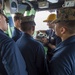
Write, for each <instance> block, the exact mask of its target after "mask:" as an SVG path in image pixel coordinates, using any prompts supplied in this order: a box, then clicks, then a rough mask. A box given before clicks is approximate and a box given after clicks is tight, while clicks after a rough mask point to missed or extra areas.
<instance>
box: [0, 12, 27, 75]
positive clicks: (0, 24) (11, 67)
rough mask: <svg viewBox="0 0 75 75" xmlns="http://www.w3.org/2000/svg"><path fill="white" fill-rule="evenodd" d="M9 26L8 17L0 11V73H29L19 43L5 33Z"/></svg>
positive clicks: (4, 74)
mask: <svg viewBox="0 0 75 75" xmlns="http://www.w3.org/2000/svg"><path fill="white" fill-rule="evenodd" d="M7 28H8V26H7V23H6V17H5V15H4V14H3V13H2V12H1V11H0V75H28V73H27V71H26V64H25V61H24V59H23V57H22V55H21V53H20V51H19V49H18V47H17V45H16V44H15V42H14V41H13V40H12V39H11V38H9V37H8V36H7V35H6V34H5V33H4V31H6V30H7Z"/></svg>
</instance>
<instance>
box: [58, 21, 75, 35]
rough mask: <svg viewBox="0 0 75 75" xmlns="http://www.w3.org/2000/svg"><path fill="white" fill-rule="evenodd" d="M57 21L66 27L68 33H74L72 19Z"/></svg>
mask: <svg viewBox="0 0 75 75" xmlns="http://www.w3.org/2000/svg"><path fill="white" fill-rule="evenodd" d="M58 23H59V25H62V26H64V27H66V28H67V31H68V32H69V33H70V34H73V33H75V21H74V20H68V21H60V22H58Z"/></svg>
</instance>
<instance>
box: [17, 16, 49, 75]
mask: <svg viewBox="0 0 75 75" xmlns="http://www.w3.org/2000/svg"><path fill="white" fill-rule="evenodd" d="M33 19H34V18H33V16H32V15H31V16H25V18H24V21H23V22H22V23H21V29H22V30H23V31H24V34H23V35H22V36H21V37H20V38H19V39H18V40H17V42H16V43H17V45H18V47H19V49H20V51H21V53H22V55H23V57H24V59H25V61H26V65H27V71H28V74H29V75H48V68H47V64H46V61H45V53H44V47H43V45H42V43H40V42H38V41H36V40H35V39H34V38H33V37H32V35H33V33H34V30H35V23H34V21H33Z"/></svg>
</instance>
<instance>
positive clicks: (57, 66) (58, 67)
mask: <svg viewBox="0 0 75 75" xmlns="http://www.w3.org/2000/svg"><path fill="white" fill-rule="evenodd" d="M49 71H50V75H75V36H71V37H69V38H68V39H67V40H65V41H63V42H61V43H60V44H59V45H58V46H57V47H56V49H55V53H54V55H53V57H52V59H51V61H50V62H49Z"/></svg>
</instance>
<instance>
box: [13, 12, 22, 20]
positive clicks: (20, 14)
mask: <svg viewBox="0 0 75 75" xmlns="http://www.w3.org/2000/svg"><path fill="white" fill-rule="evenodd" d="M22 17H23V14H22V13H18V12H17V13H15V15H14V21H16V20H21V19H22Z"/></svg>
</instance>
